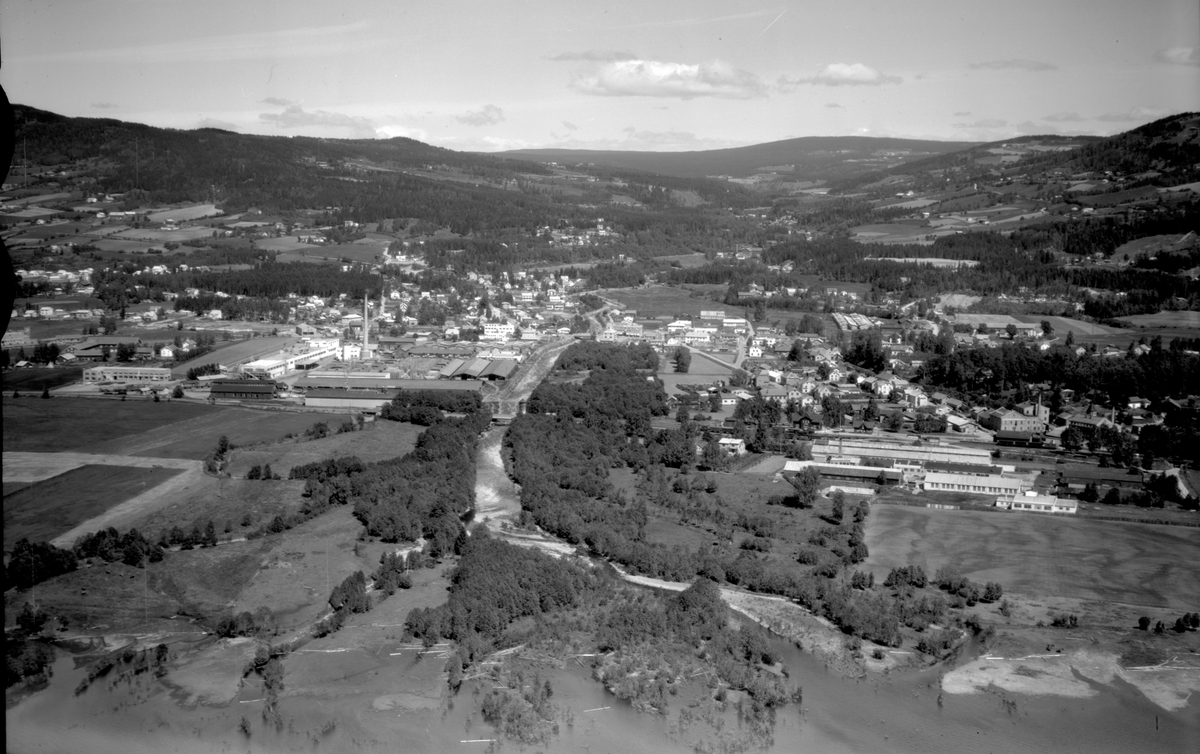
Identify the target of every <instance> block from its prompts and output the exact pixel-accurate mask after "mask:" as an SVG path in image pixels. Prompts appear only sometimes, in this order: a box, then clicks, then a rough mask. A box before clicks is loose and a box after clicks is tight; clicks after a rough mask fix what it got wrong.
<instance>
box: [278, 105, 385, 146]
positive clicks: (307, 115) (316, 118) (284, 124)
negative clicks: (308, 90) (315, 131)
mask: <svg viewBox="0 0 1200 754" xmlns="http://www.w3.org/2000/svg"><path fill="white" fill-rule="evenodd" d="M258 118H259V120H261V121H263V122H265V123H274V124H275V125H276V126H278V127H279V128H314V127H317V128H337V129H346V130H348V131H349V135H350V138H352V139H374V138H375V137H376V135H377V133H376V128H375V124H374V123H372V122H371V119H370V118H364V117H362V116H357V115H345V114H343V113H334V112H329V111H328V110H312V111H308V110H305V109H304V108H303V107H301V106H300V105H290V106H288V107H287V108H286V109H285V110H284V111H283V112H281V113H262V114H260V115H259V116H258Z"/></svg>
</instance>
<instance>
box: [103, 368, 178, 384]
mask: <svg viewBox="0 0 1200 754" xmlns="http://www.w3.org/2000/svg"><path fill="white" fill-rule="evenodd" d="M169 379H171V370H170V369H167V368H166V367H129V366H103V367H90V368H88V369H85V370H83V381H84V382H164V381H166V380H169Z"/></svg>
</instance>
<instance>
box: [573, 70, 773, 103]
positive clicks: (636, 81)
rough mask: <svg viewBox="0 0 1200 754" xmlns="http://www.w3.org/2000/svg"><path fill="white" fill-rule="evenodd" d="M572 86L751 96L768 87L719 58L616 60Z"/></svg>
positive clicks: (591, 90) (636, 93)
mask: <svg viewBox="0 0 1200 754" xmlns="http://www.w3.org/2000/svg"><path fill="white" fill-rule="evenodd" d="M571 86H572V87H573V88H574V89H576V90H577V91H579V92H582V93H584V94H593V95H597V96H605V97H621V96H625V97H675V98H678V99H694V98H696V97H719V98H723V99H751V98H753V97H762V96H765V95H766V87H765V86H763V84H762V82H761V81H759V80H758V77H756V76H755V75H754V74H752V73H750V72H748V71H743V70H741V69H739V68H734V67H733V66H731V65H729V64H728V63H724V62H721V61H719V60H714V61H713V62H711V63H700V64H698V65H691V64H688V63H672V62H666V61H660V60H615V61H612V62H609V63H605V64H603V65H601V66H599V67H598V68H596V69H595V70H592V71H590V72H587V73H583V74H580V75H579V76H577V77H576V78H575V79H574V80H573V81H572V82H571Z"/></svg>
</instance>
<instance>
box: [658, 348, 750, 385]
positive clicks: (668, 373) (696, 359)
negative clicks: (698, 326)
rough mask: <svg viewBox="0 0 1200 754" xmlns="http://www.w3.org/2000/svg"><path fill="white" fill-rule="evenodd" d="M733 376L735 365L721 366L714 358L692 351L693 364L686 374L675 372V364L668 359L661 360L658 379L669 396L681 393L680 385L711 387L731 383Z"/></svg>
mask: <svg viewBox="0 0 1200 754" xmlns="http://www.w3.org/2000/svg"><path fill="white" fill-rule="evenodd" d="M732 374H733V365H732V364H729V365H726V366H721V364H720V363H719V362H718V361H716V360H714V359H713V358H705V357H704V356H701V355H699V353H698V352H697V351H694V350H693V351H692V363H691V366H690V367H689V369H688V371H687V372H686V373H680V372H676V371H675V362H674V361H673V360H671V359H670V358H667V357H662V358H660V359H659V371H658V378H659V379H660V380H662V381H663V390H665V391H666V393H667V395H673V394H675V393H679V392H681V391H680V390H679V385H711V384H712V383H713V382H716V381H718V380H719V381H722V382H725V383H728V382H729V378H730V376H731V375H732Z"/></svg>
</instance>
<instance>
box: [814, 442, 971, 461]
mask: <svg viewBox="0 0 1200 754" xmlns="http://www.w3.org/2000/svg"><path fill="white" fill-rule="evenodd" d="M812 454H813V459H814V460H818V461H828V460H829V459H831V458H837V457H839V456H840V457H846V456H850V457H855V458H859V459H871V458H886V459H889V460H891V461H893V462H898V463H906V464H919V465H923V464H926V463H940V464H965V465H969V466H991V465H992V454H991V453H990V452H989V451H988V450H987V449H986V448H964V447H960V446H957V445H920V446H915V445H911V444H900V443H892V442H881V441H878V440H865V439H854V438H851V439H836V440H829V441H828V442H825V443H820V444H816V443H814V444H813V446H812Z"/></svg>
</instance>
